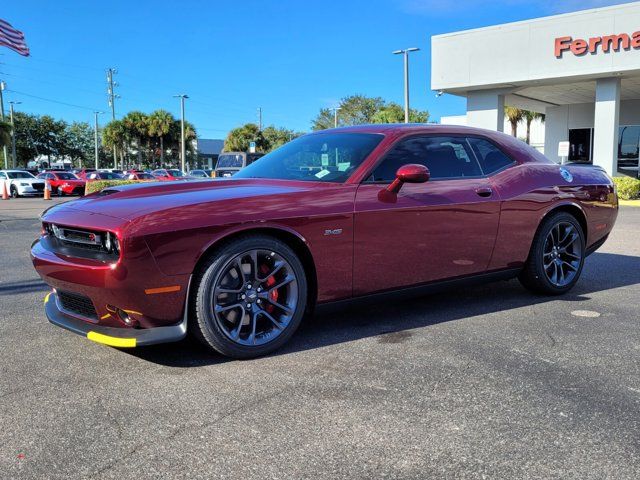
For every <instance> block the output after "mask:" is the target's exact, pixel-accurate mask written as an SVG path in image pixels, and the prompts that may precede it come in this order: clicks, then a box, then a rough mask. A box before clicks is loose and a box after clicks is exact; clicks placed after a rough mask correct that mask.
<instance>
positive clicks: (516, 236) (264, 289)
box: [31, 125, 618, 358]
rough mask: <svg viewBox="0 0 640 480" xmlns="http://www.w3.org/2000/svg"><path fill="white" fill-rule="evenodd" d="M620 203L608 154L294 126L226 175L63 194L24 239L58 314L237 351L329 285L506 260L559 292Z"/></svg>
mask: <svg viewBox="0 0 640 480" xmlns="http://www.w3.org/2000/svg"><path fill="white" fill-rule="evenodd" d="M617 213H618V201H617V196H616V192H615V189H614V186H613V183H612V181H611V178H609V176H608V175H607V174H606V173H605V172H604V171H603V170H602V169H600V168H598V167H593V166H584V165H565V166H560V165H557V164H555V163H553V162H551V161H550V160H548V159H546V158H545V157H544V156H543V155H541V154H540V153H539V152H537V151H536V150H534V149H533V148H531V147H529V146H528V145H526V144H524V143H523V142H521V141H520V140H517V139H515V138H513V137H510V136H508V135H504V134H501V133H497V132H491V131H485V130H478V129H473V128H466V127H457V126H444V125H384V126H383V125H378V126H361V127H350V128H343V129H334V130H325V131H321V132H315V133H312V134H309V135H305V136H303V137H300V138H298V139H296V140H294V141H292V142H289V143H287V144H286V145H284V146H283V147H281V148H279V149H278V150H275V151H273V152H271V153H269V154H267V155H266V156H264V157H262V158H261V159H259V160H257V161H256V162H255V163H253V164H251V165H249V166H248V167H246V168H245V169H243V170H241V171H240V172H238V173H237V174H236V175H234V176H233V177H231V178H229V179H218V180H214V181H210V180H203V181H192V182H184V183H149V184H143V185H129V186H121V187H112V188H109V189H107V190H105V191H103V192H101V193H99V194H92V195H89V196H87V197H84V198H83V199H79V200H76V201H74V202H73V205H68V204H63V205H59V206H56V207H54V208H51V209H49V210H47V211H46V213H45V214H44V215H43V218H42V220H43V233H42V236H41V238H40V239H39V241H37V242H36V243H35V244H34V246H33V248H32V251H31V255H32V258H33V264H34V266H35V268H36V270H37V271H38V273H39V274H40V276H41V277H42V278H43V279H44V281H45V282H47V283H48V284H49V285H51V287H53V289H54V290H53V292H52V293H51V294H50V295H49V296H48V298H47V299H46V302H45V310H46V314H47V316H48V318H49V320H50V321H51V322H53V323H54V324H56V325H59V326H62V327H64V328H67V329H69V330H71V331H73V332H76V333H78V334H81V335H85V336H87V337H88V338H89V339H92V340H95V341H98V342H102V343H106V344H109V345H115V346H120V347H129V346H136V345H148V344H153V343H160V342H171V341H175V340H179V339H181V338H182V337H183V336H184V335H185V334H186V333H187V330H188V329H189V330H191V331H192V332H193V334H194V335H195V336H196V337H197V338H199V339H200V340H202V341H203V342H204V343H205V344H207V345H209V346H210V347H211V348H212V349H214V350H216V351H218V352H220V353H222V354H224V355H228V356H231V357H236V358H247V357H254V356H257V355H263V354H265V353H267V352H271V351H273V350H274V349H276V348H278V347H280V346H281V345H283V344H284V343H285V342H286V341H287V340H288V339H289V338H290V337H291V335H292V334H293V332H294V331H295V330H296V329H297V328H298V326H299V324H300V322H301V321H302V319H303V317H304V316H305V315H306V314H308V313H309V312H311V311H312V310H313V309H314V308H316V307H317V306H320V305H326V304H330V303H333V302H340V301H345V300H351V299H356V298H365V297H370V296H377V297H382V296H389V295H390V292H393V291H403V292H413V293H417V292H425V291H431V290H434V289H436V288H442V287H443V286H449V287H451V286H460V285H467V284H469V283H472V282H486V281H490V280H496V279H509V278H514V277H518V278H519V279H520V281H521V282H522V284H523V285H524V286H525V287H527V288H528V289H530V290H533V291H535V292H538V293H543V294H547V295H558V294H563V293H565V292H567V291H569V290H570V289H571V288H572V287H573V286H574V285H575V283H576V282H577V281H578V279H579V277H580V272H581V271H582V267H583V263H584V261H585V258H586V257H587V256H588V255H589V254H590V253H592V252H594V251H595V250H596V249H597V248H598V247H600V245H602V244H603V243H604V242H605V240H606V239H607V236H608V235H609V232H610V231H611V229H612V227H613V225H614V222H615V220H616V216H617ZM389 298H392V297H390V296H389Z"/></svg>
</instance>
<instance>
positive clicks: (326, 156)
mask: <svg viewBox="0 0 640 480" xmlns="http://www.w3.org/2000/svg"><path fill="white" fill-rule="evenodd" d="M320 160H321V161H322V166H323V167H327V166H329V154H328V153H323V154H322V155H320Z"/></svg>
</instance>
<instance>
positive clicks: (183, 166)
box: [174, 93, 189, 173]
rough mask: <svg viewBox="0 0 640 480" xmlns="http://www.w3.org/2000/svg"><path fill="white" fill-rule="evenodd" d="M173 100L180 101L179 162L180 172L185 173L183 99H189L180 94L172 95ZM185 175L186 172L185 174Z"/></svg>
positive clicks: (185, 150) (185, 151)
mask: <svg viewBox="0 0 640 480" xmlns="http://www.w3.org/2000/svg"><path fill="white" fill-rule="evenodd" d="M174 97H175V98H179V99H180V143H181V152H182V153H181V160H182V171H183V172H184V171H185V157H186V156H187V149H186V146H185V144H184V100H185V98H189V96H188V95H185V94H184V93H181V94H180V95H174ZM185 173H186V172H185Z"/></svg>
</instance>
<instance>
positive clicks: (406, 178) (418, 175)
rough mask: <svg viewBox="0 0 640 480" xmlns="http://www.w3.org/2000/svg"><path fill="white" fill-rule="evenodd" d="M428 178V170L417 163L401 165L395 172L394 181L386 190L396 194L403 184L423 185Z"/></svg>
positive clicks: (429, 175)
mask: <svg viewBox="0 0 640 480" xmlns="http://www.w3.org/2000/svg"><path fill="white" fill-rule="evenodd" d="M430 177H431V174H430V173H429V169H428V168H427V167H425V166H424V165H420V164H417V163H410V164H407V165H403V166H402V167H400V168H399V169H398V171H397V172H396V179H395V180H394V181H393V182H391V185H389V186H388V187H387V190H388V191H389V192H391V193H398V192H399V191H400V189H401V188H402V185H404V184H405V183H424V182H426V181H428V180H429V178H430Z"/></svg>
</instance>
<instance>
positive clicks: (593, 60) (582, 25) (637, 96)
mask: <svg viewBox="0 0 640 480" xmlns="http://www.w3.org/2000/svg"><path fill="white" fill-rule="evenodd" d="M431 42H432V44H431V46H432V68H431V87H432V89H433V90H434V91H437V92H443V93H449V94H454V95H459V96H463V97H466V101H467V111H466V117H465V119H464V123H466V124H467V125H470V126H476V127H481V128H488V129H492V130H499V131H504V130H505V120H504V107H505V105H510V106H514V107H518V108H522V109H526V110H532V111H535V112H539V113H543V114H545V121H544V123H543V126H544V127H543V128H544V136H543V138H544V153H545V155H547V156H548V157H549V158H551V159H552V160H555V161H557V162H561V161H563V160H564V159H563V158H561V157H560V156H559V155H558V154H559V153H563V152H559V145H560V144H561V143H562V142H566V141H568V142H569V150H568V158H566V160H568V161H572V162H585V163H593V164H595V165H600V166H602V167H603V168H604V169H605V170H606V171H607V172H608V173H610V174H612V175H620V174H626V175H632V176H637V175H638V157H639V149H640V147H639V145H640V2H634V3H627V4H622V5H616V6H612V7H605V8H596V9H591V10H583V11H579V12H574V13H568V14H564V15H556V16H551V17H544V18H537V19H533V20H527V21H522V22H515V23H507V24H503V25H496V26H491V27H486V28H478V29H474V30H466V31H460V32H453V33H447V34H444V35H437V36H434V37H432V40H431ZM458 120H459V119H458ZM443 123H446V122H445V119H444V118H443ZM507 128H508V124H507ZM565 145H566V144H565Z"/></svg>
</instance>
